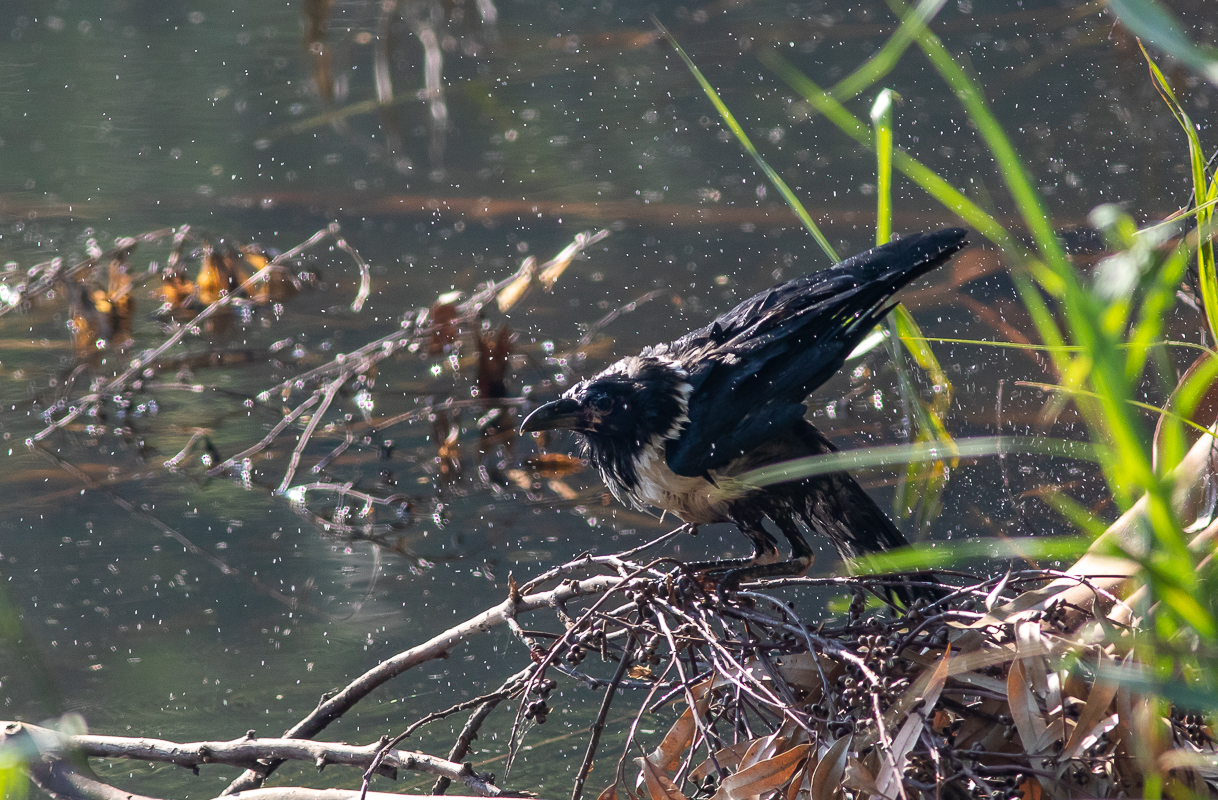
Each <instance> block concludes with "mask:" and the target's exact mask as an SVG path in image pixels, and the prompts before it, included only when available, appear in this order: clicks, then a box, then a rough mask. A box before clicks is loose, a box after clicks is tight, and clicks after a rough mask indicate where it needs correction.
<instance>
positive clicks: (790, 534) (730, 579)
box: [719, 515, 815, 591]
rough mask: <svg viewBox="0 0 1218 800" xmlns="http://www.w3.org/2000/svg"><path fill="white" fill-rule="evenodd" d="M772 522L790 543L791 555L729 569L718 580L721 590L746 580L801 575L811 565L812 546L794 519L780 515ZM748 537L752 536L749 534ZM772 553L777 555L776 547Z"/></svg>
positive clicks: (729, 588)
mask: <svg viewBox="0 0 1218 800" xmlns="http://www.w3.org/2000/svg"><path fill="white" fill-rule="evenodd" d="M774 524H776V525H777V526H778V529H779V530H780V531H782V535H783V536H785V537H786V539H787V541H788V542H790V543H791V557H790V558H789V559H787V560H786V561H769V562H765V561H755V562H754V563H753V564H752V565H750V566H745V567H741V568H739V569H732V570H729V571H728V572H727V573H726V574H725V575H724V576H723V578H722V579H721V580H720V581H719V588H720V589H721V590H727V591H731V590H733V589H735V588H736V587H737V586H739V585H740V584H741V583H742V582H744V581H747V580H756V579H757V578H778V577H785V576H788V575H803V574H804V573H805V572H807V571H808V568H809V567H811V566H812V560H813V558H815V554H814V553H813V552H812V548H811V547H809V546H808V540H807V539H805V538H804V536H803V534H802V533H801V532H800V530H799V526H798V525H797V524H796V523H795V520H794V519H791V518H790V517H788V516H785V515H781V516H779V517H778V518H777V519H775V520H774ZM746 533H747V532H746ZM767 535H768V534H767ZM749 538H752V537H751V536H750V537H749ZM770 541H771V542H773V539H772V538H771V539H770ZM774 555H775V556H777V555H778V551H777V549H774Z"/></svg>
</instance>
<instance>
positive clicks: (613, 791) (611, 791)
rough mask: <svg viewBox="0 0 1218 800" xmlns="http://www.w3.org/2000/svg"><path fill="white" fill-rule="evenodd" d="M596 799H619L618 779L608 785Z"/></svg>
mask: <svg viewBox="0 0 1218 800" xmlns="http://www.w3.org/2000/svg"><path fill="white" fill-rule="evenodd" d="M596 800H617V781H614V782H613V783H611V784H609V785H608V786H606V787H605V789H604V791H602V792H601V793H600V794H599V795H597V797H596Z"/></svg>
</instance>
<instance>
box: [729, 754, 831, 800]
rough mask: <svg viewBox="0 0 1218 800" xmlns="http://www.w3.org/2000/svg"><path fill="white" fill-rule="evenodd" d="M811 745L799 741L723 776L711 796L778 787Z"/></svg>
mask: <svg viewBox="0 0 1218 800" xmlns="http://www.w3.org/2000/svg"><path fill="white" fill-rule="evenodd" d="M811 749H812V746H811V745H809V744H799V745H795V746H794V747H792V748H790V749H788V750H786V751H784V752H782V753H779V754H778V755H776V756H774V757H773V758H768V759H766V760H764V761H760V762H758V763H756V764H754V765H752V766H751V767H746V768H745V769H742V770H740V771H739V772H737V773H735V774H734V775H729V776H728V777H726V778H724V779H723V783H721V784H720V785H719V790H718V791H717V792H715V796H714V798H713V800H743V798H748V797H755V796H757V795H761V794H765V793H766V792H771V791H774V790H775V789H781V788H782V787H784V786H786V784H787V781H789V780H791V778H792V777H793V776H794V775H795V773H796V771H797V770H798V769H799V767H800V766H801V765H803V763H804V762H805V761H806V760H807V758H808V753H809V752H810V751H811Z"/></svg>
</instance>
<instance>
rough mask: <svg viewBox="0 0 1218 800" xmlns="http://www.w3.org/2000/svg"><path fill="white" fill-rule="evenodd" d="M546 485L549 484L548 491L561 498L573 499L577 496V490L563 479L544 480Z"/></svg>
mask: <svg viewBox="0 0 1218 800" xmlns="http://www.w3.org/2000/svg"><path fill="white" fill-rule="evenodd" d="M546 486H549V487H550V491H551V492H553V493H554V494H556V495H558V496H559V497H561V498H562V499H563V500H574V499H576V498H577V497H579V492H577V491H575V490H574V489H572V488H571V487H570V486H569V485H568V484H567V483H566V482H565V481H560V480H559V479H558V478H554V479H553V480H549V481H546Z"/></svg>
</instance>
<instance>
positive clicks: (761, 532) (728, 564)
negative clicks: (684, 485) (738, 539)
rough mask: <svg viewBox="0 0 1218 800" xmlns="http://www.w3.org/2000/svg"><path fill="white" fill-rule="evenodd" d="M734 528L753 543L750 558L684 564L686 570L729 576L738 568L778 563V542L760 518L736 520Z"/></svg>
mask: <svg viewBox="0 0 1218 800" xmlns="http://www.w3.org/2000/svg"><path fill="white" fill-rule="evenodd" d="M736 526H737V527H738V528H740V532H741V533H743V534H744V535H745V536H747V537H748V538H749V541H750V542H752V543H753V557H752V558H721V559H718V560H716V561H694V562H691V563H689V564H686V565H685V566H686V568H688V569H691V570H693V571H695V572H701V573H704V574H710V575H715V574H719V573H727V574H730V573H732V572H735V571H737V569H738V568H740V567H744V568H748V567H752V566H759V565H770V564H774V563H775V562H777V561H778V559H779V555H778V542H776V541H775V540H774V537H773V536H771V535H770V532H769V531H767V530H766V529H765V528H764V527H762V525H761V518H760V517H758V518H757V519H748V520H744V519H742V520H738V521H737V522H736ZM805 547H806V545H805Z"/></svg>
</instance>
